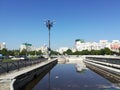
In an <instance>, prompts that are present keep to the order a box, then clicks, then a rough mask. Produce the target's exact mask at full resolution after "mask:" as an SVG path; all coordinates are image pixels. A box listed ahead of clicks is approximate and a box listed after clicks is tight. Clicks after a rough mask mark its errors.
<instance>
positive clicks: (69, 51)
mask: <svg viewBox="0 0 120 90" xmlns="http://www.w3.org/2000/svg"><path fill="white" fill-rule="evenodd" d="M63 54H68V55H72V54H73V52H72V50H71V49H68V50H67V51H66V52H63Z"/></svg>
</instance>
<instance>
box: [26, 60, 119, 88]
mask: <svg viewBox="0 0 120 90" xmlns="http://www.w3.org/2000/svg"><path fill="white" fill-rule="evenodd" d="M78 71H79V72H80V73H78ZM48 72H49V70H48ZM81 72H84V73H81ZM43 77H44V78H43ZM25 90H119V89H117V88H116V87H115V86H114V85H113V84H112V83H111V82H109V81H108V80H106V79H105V78H103V77H101V76H100V75H98V74H96V73H94V72H93V71H91V70H90V69H87V68H86V66H85V65H83V63H78V62H77V63H74V64H71V63H68V62H67V64H57V65H56V66H55V67H54V68H53V69H52V70H51V71H50V72H49V73H48V74H47V72H46V73H45V72H44V74H43V73H42V75H41V76H39V77H37V78H36V79H35V80H33V81H32V82H31V83H29V84H28V85H27V86H26V89H25Z"/></svg>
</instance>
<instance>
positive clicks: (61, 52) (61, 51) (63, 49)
mask: <svg viewBox="0 0 120 90" xmlns="http://www.w3.org/2000/svg"><path fill="white" fill-rule="evenodd" d="M68 49H69V48H68V47H61V48H59V49H58V50H57V52H59V53H60V54H63V52H65V51H67V50H68Z"/></svg>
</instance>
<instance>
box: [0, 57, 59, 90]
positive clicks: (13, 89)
mask: <svg viewBox="0 0 120 90" xmlns="http://www.w3.org/2000/svg"><path fill="white" fill-rule="evenodd" d="M56 64H57V59H52V60H46V61H44V62H41V63H38V64H35V65H32V66H28V67H26V68H23V69H21V70H19V71H14V72H11V73H8V74H4V75H1V76H0V90H22V89H21V88H22V87H23V86H24V85H25V84H27V83H28V82H30V81H31V80H32V79H34V78H35V77H37V76H38V75H39V74H41V73H42V72H44V71H46V69H48V68H49V69H50V68H52V67H53V66H54V65H56Z"/></svg>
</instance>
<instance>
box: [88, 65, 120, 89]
mask: <svg viewBox="0 0 120 90" xmlns="http://www.w3.org/2000/svg"><path fill="white" fill-rule="evenodd" d="M87 67H88V68H90V69H91V70H92V71H94V72H96V73H97V74H99V75H101V76H102V77H104V78H106V79H107V80H109V81H110V82H112V83H114V85H116V86H118V88H120V80H119V79H117V78H115V77H114V76H115V75H114V74H112V73H110V72H107V71H105V70H102V69H100V68H98V67H94V66H90V65H87ZM113 75H114V76H113Z"/></svg>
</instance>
